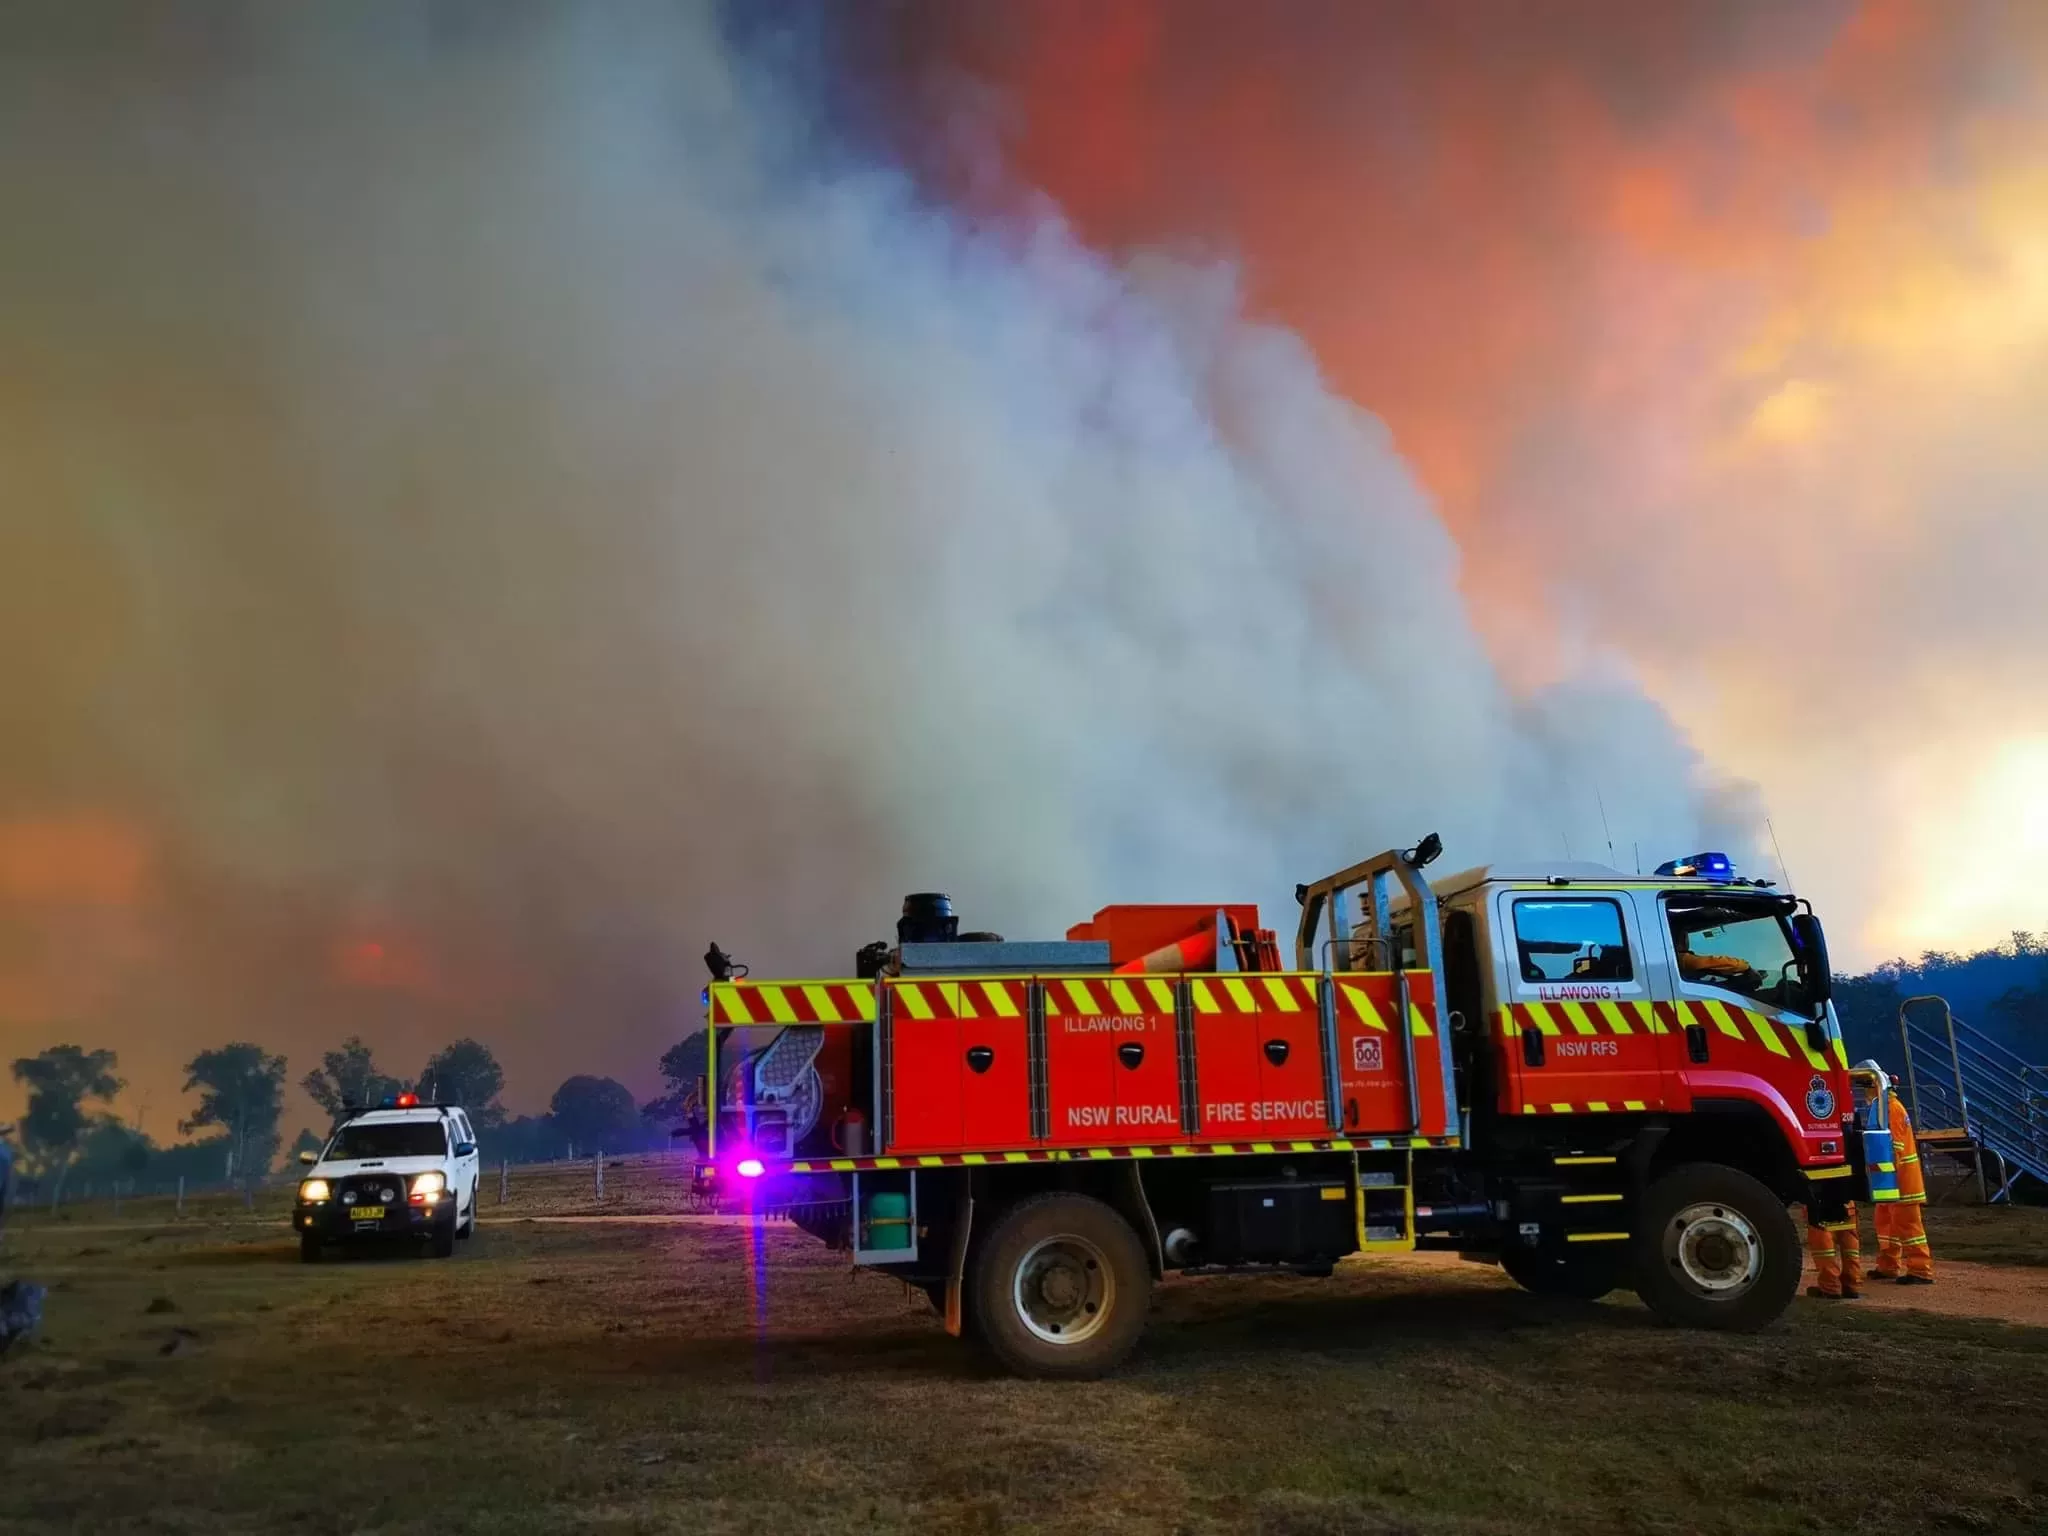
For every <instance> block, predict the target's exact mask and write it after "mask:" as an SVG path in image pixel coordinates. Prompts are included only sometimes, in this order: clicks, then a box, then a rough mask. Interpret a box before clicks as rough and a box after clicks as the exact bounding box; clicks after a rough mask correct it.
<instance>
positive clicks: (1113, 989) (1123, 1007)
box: [1109, 981, 1145, 1014]
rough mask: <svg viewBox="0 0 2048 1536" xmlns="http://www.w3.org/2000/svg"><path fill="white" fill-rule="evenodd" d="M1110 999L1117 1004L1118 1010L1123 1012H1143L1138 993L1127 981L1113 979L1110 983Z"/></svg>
mask: <svg viewBox="0 0 2048 1536" xmlns="http://www.w3.org/2000/svg"><path fill="white" fill-rule="evenodd" d="M1109 1000H1110V1001H1111V1002H1113V1003H1115V1004H1116V1011H1117V1012H1118V1013H1123V1014H1134V1013H1143V1012H1144V1011H1145V1010H1144V1008H1142V1007H1141V1006H1140V1005H1139V1003H1138V999H1137V996H1136V994H1134V993H1133V992H1132V991H1131V984H1130V983H1129V982H1127V981H1112V982H1110V984H1109Z"/></svg>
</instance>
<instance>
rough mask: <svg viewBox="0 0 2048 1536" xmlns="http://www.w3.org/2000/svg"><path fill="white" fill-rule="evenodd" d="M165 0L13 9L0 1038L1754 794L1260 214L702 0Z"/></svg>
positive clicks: (566, 1035)
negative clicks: (185, 10) (901, 95)
mask: <svg viewBox="0 0 2048 1536" xmlns="http://www.w3.org/2000/svg"><path fill="white" fill-rule="evenodd" d="M139 14H140V13H137V12H135V11H133V10H129V11H126V12H124V11H122V10H120V9H107V10H103V11H95V10H94V9H92V8H90V7H75V6H67V7H63V8H61V9H56V8H52V9H51V10H49V11H46V12H43V13H30V12H23V11H21V10H19V9H17V10H15V11H13V12H11V13H10V19H9V21H8V22H7V23H6V26H7V28H8V30H9V31H10V32H11V33H13V34H14V35H13V37H12V39H11V42H10V44H9V45H8V46H6V47H5V48H4V49H0V188H4V192H5V197H6V204H7V207H8V210H9V212H8V225H9V235H8V239H7V240H6V241H5V243H4V245H0V333H4V335H5V336H6V337H7V345H6V350H7V353H8V356H9V366H8V368H7V370H6V373H5V375H4V376H0V401H4V407H5V408H4V409H0V537H4V541H5V556H4V562H0V583H4V589H0V591H4V596H0V640H4V647H5V655H6V657H7V663H6V665H7V671H8V681H7V687H6V688H5V690H4V692H0V731H4V741H5V745H6V752H5V754H4V757H0V845H4V848H14V849H16V850H19V849H21V848H28V849H29V853H27V854H18V853H17V855H16V856H14V857H12V860H11V862H9V861H8V860H7V859H4V858H0V931H4V932H5V934H6V936H7V937H6V944H5V947H4V948H0V971H4V972H5V980H6V983H7V985H6V986H5V987H4V988H0V1004H4V1005H5V1007H6V1008H7V1010H8V1012H7V1015H6V1017H5V1020H4V1031H5V1036H6V1044H7V1046H8V1047H9V1048H10V1053H18V1052H19V1051H22V1050H31V1049H36V1048H39V1047H40V1046H41V1045H43V1044H46V1043H49V1041H50V1040H52V1039H55V1038H59V1037H62V1038H73V1037H76V1038H78V1039H80V1040H81V1041H82V1043H85V1044H88V1045H101V1044H109V1045H113V1046H115V1047H117V1048H119V1049H120V1050H121V1051H122V1052H123V1058H124V1067H126V1068H127V1069H128V1070H129V1071H130V1073H131V1075H135V1074H136V1072H137V1071H138V1070H144V1071H146V1070H147V1069H148V1068H150V1067H151V1066H154V1067H155V1068H156V1069H157V1070H159V1071H161V1070H162V1069H163V1068H164V1067H165V1066H166V1064H168V1063H171V1062H175V1061H177V1060H182V1059H183V1057H184V1056H185V1055H188V1054H189V1053H190V1051H191V1050H192V1049H194V1048H196V1047H197V1046H199V1045H201V1044H205V1043H211V1042H214V1041H217V1040H219V1039H223V1038H239V1037H249V1038H256V1039H259V1040H263V1041H264V1042H266V1043H267V1044H270V1045H271V1046H273V1047H274V1048H282V1049H286V1050H288V1051H290V1052H292V1053H293V1054H294V1057H295V1060H294V1076H296V1073H297V1071H298V1069H299V1068H300V1067H301V1066H302V1065H304V1064H305V1062H304V1058H305V1057H306V1056H307V1055H308V1054H309V1053H310V1052H311V1051H313V1050H315V1049H317V1048H319V1047H321V1046H324V1045H327V1044H331V1043H332V1039H333V1037H334V1036H335V1035H336V1034H337V1033H338V1032H341V1031H353V1032H361V1033H363V1034H365V1035H367V1036H369V1037H370V1038H371V1039H372V1041H373V1043H375V1044H377V1045H378V1046H379V1048H380V1050H381V1051H382V1052H383V1053H384V1054H385V1055H386V1056H387V1058H389V1060H388V1063H387V1064H388V1065H390V1066H392V1067H394V1068H397V1069H400V1070H406V1071H410V1070H414V1069H415V1068H416V1066H417V1062H418V1061H419V1060H423V1059H424V1058H425V1056H426V1054H427V1052H428V1051H429V1050H431V1049H432V1048H434V1047H436V1046H438V1045H439V1044H441V1043H443V1042H444V1041H445V1040H446V1039H447V1038H449V1037H451V1036H453V1035H455V1034H458V1033H475V1034H477V1035H479V1036H480V1037H482V1038H484V1039H486V1040H488V1041H490V1042H491V1043H493V1044H494V1045H496V1046H498V1047H499V1049H500V1051H501V1054H502V1055H503V1056H504V1058H505V1060H506V1063H507V1066H508V1069H509V1072H510V1076H511V1079H512V1087H513V1095H512V1096H513V1097H514V1098H515V1099H517V1100H522V1101H527V1102H531V1101H533V1100H535V1099H538V1098H541V1097H544V1096H545V1093H546V1090H547V1088H548V1087H549V1086H551V1085H552V1082H553V1081H554V1080H555V1078H557V1077H559V1076H560V1075H562V1074H564V1073H566V1072H568V1071H572V1070H603V1071H611V1072H614V1073H617V1074H619V1075H622V1076H625V1077H626V1078H627V1080H628V1081H631V1082H635V1083H636V1084H644V1083H645V1082H646V1080H647V1077H648V1074H649V1070H650V1068H651V1064H652V1062H653V1060H654V1058H655V1057H656V1056H657V1055H658V1054H659V1052H660V1051H661V1050H662V1049H663V1048H664V1047H665V1046H666V1045H668V1044H669V1043H670V1042H671V1041H672V1040H673V1039H674V1038H675V1037H676V1036H677V1035H679V1034H680V1033H682V1032H683V1031H684V1030H686V1029H687V1028H689V1027H691V1026H692V1024H693V1020H694V1013H695V997H696V992H697V989H698V986H699V985H700V983H701V980H702V977H701V969H700V966H699V964H698V961H697V959H696V957H697V956H698V955H699V954H700V953H701V952H702V950H703V948H704V945H705V943H706V942H707V941H708V940H710V939H713V938H715V939H717V940H719V941H720V942H721V943H723V944H725V945H726V946H727V947H729V948H731V949H733V950H734V951H735V952H737V953H738V954H740V955H741V956H742V957H743V958H745V959H748V960H749V961H751V962H752V963H753V964H754V965H755V967H756V969H757V971H759V972H761V973H763V974H766V973H768V972H770V971H802V972H807V973H813V974H815V973H825V974H832V973H837V972H840V971H842V970H843V969H844V967H845V966H846V965H847V964H848V962H849V961H850V958H851V953H852V950H853V948H854V947H855V946H856V945H857V944H858V943H859V942H860V941H862V940H864V939H867V938H871V937H875V936H878V935H880V934H882V933H884V932H886V931H888V925H889V923H890V922H891V920H892V919H893V916H894V912H895V904H896V901H897V898H898V897H899V896H900V895H901V894H902V893H903V892H904V891H906V890H910V889H922V888H934V887H935V888H941V889H946V890H948V891H950V892H952V893H953V895H954V897H955V899H956V901H957V902H958V903H959V905H960V907H961V909H962V910H963V912H964V913H965V914H966V916H967V918H968V920H969V922H970V923H971V925H972V926H975V927H990V928H995V929H999V930H1002V931H1004V932H1007V933H1012V934H1056V933H1057V932H1058V931H1059V930H1060V929H1062V928H1063V927H1064V926H1065V925H1066V924H1068V923H1070V922H1072V921H1075V920H1077V919H1079V918H1081V917H1084V916H1086V915H1087V914H1088V913H1090V912H1092V911H1093V910H1094V908H1095V907H1097V906H1099V905H1101V904H1103V903H1106V902H1109V901H1114V900H1143V899H1207V898H1210V897H1217V898H1242V897H1246V896H1250V897H1255V898H1258V899H1262V900H1264V901H1266V902H1267V903H1269V906H1270V908H1271V911H1272V914H1273V916H1274V917H1276V918H1277V919H1279V923H1280V926H1282V927H1283V928H1284V927H1285V926H1286V924H1287V922H1288V920H1289V919H1290V917H1291V913H1292V902H1291V901H1290V900H1288V897H1287V893H1288V892H1289V890H1290V889H1291V887H1292V885H1293V883H1294V882H1295V881H1296V880H1299V879H1306V878H1313V877H1314V876H1316V875H1319V874H1322V873H1325V872H1327V871H1328V870H1329V869H1332V868H1335V867H1337V866H1339V865H1341V864H1344V863H1348V862H1350V861H1351V860H1353V859H1355V858H1357V857H1360V856H1362V855H1363V854H1366V853H1368V852H1371V851H1373V850H1375V849H1378V848H1382V847H1386V846H1389V845H1391V844H1395V843H1406V842H1409V841H1412V840H1413V839H1414V838H1416V837H1417V836H1419V835H1420V834H1422V833H1424V832H1427V831H1430V830H1438V831H1441V832H1442V834H1443V836H1444V839H1445V842H1446V844H1447V847H1448V849H1449V854H1448V859H1449V861H1450V862H1451V863H1452V864H1454V865H1455V864H1460V863H1477V862H1481V861H1482V860H1488V859H1493V858H1503V857H1514V856H1528V855H1535V856H1558V855H1561V854H1562V853H1564V852H1565V851H1566V849H1567V848H1568V849H1569V850H1570V851H1571V852H1572V853H1573V854H1575V855H1576V856H1577V857H1580V858H1586V857H1604V856H1605V849H1606V846H1607V843H1608V842H1609V840H1610V838H1611V839H1612V841H1613V842H1614V843H1615V845H1616V846H1617V850H1618V855H1619V857H1620V859H1621V860H1622V862H1623V863H1627V862H1628V861H1629V860H1630V858H1631V856H1632V855H1631V853H1630V844H1632V843H1634V842H1637V841H1640V843H1641V845H1642V848H1643V850H1644V852H1645V853H1646V854H1647V853H1648V852H1649V851H1650V850H1651V849H1652V848H1655V849H1656V850H1658V851H1659V856H1660V857H1661V856H1667V855H1668V854H1669V853H1671V852H1675V851H1680V850H1681V849H1682V848H1683V847H1686V846H1689V845H1691V844H1693V843H1695V842H1697V841H1699V840H1700V839H1702V838H1705V839H1708V840H1714V841H1720V840H1724V839H1726V838H1729V837H1735V836H1739V835H1741V834H1742V833H1744V832H1745V831H1746V828H1747V825H1748V820H1749V813H1748V811H1747V809H1746V807H1745V803H1744V802H1743V800H1742V798H1741V796H1740V794H1739V793H1737V794H1735V795H1733V796H1732V797H1731V795H1730V794H1729V793H1728V792H1726V791H1724V790H1721V789H1719V788H1716V787H1714V786H1712V785H1711V784H1709V782H1708V779H1707V776H1706V774H1705V772H1704V770H1703V768H1702V765H1701V763H1700V762H1699V760H1698V759H1697V757H1696V756H1695V754H1694V753H1693V751H1692V750H1691V749H1690V748H1689V747H1688V746H1687V744H1686V742H1685V741H1684V740H1683V738H1682V737H1681V735H1680V733H1679V732H1678V731H1677V730H1676V729H1674V727H1673V726H1672V724H1671V722H1670V721H1669V720H1668V719H1667V718H1665V716H1664V715H1663V714H1662V713H1661V712H1660V711H1659V710H1658V708H1657V707H1655V706H1654V705H1652V704H1651V703H1650V702H1648V700H1647V699H1646V698H1645V696H1644V695H1643V694H1642V693H1641V692H1640V691H1639V690H1638V689H1637V688H1636V687H1635V686H1634V684H1633V683H1632V682H1631V680H1630V679H1629V678H1628V677H1627V675H1626V674H1625V673H1623V672H1622V671H1620V670H1618V669H1614V668H1605V669H1603V668H1601V667H1598V666H1596V667H1593V668H1591V669H1589V670H1587V671H1586V672H1585V673H1584V674H1583V675H1580V676H1577V677H1574V678H1572V679H1571V680H1569V681H1568V682H1566V683H1565V684H1563V685H1560V686H1559V687H1556V688H1554V689H1550V690H1547V691H1545V692H1543V693H1541V694H1536V695H1518V694H1517V693H1515V692H1514V691H1511V690H1510V689H1509V688H1508V687H1507V686H1505V685H1504V683H1503V681H1502V679H1501V677H1500V675H1499V674H1498V672H1497V671H1496V668H1495V666H1494V664H1493V662H1492V661H1490V660H1489V658H1488V655H1487V653H1486V651H1485V649H1484V648H1483V646H1482V645H1481V643H1480V641H1479V639H1478V638H1477V631H1476V629H1475V626H1474V623H1473V620H1472V616H1471V615H1470V614H1469V613H1468V611H1467V609H1466V607H1465V605H1464V602H1463V599H1462V598H1461V596H1460V592H1459V559H1458V552H1457V550H1456V548H1455V547H1454V545H1453V543H1452V541H1451V539H1450V538H1449V536H1448V535H1447V534H1446V532H1445V529H1444V527H1443V526H1442V525H1441V523H1440V522H1439V521H1438V519H1437V517H1436V516H1435V514H1434V512H1433V511H1432V508H1431V505H1430V503H1429V501H1428V499H1427V498H1426V497H1425V495H1424V494H1423V492H1422V491H1421V490H1420V489H1419V488H1418V485H1417V483H1416V481H1415V479H1414V477H1413V476H1412V475H1411V473H1410V472H1409V470H1408V468H1407V467H1406V465H1404V463H1403V462H1402V460H1401V459H1400V457H1399V456H1398V455H1397V454H1396V453H1395V451H1394V449H1393V447H1392V446H1391V444H1390V441H1389V439H1388V436H1387V434H1386V432H1385V431H1384V430H1383V429H1382V428H1381V426H1380V425H1379V424H1378V422H1376V421H1375V420H1374V419H1373V418H1372V417H1371V416H1369V415H1367V414H1366V413H1365V412H1364V411H1362V410H1361V409H1359V408H1358V407H1357V406H1356V405H1354V404H1352V403H1350V402H1349V401H1347V400H1345V399H1344V398H1342V397H1340V396H1339V395H1338V394H1336V393H1334V392H1333V391H1332V390H1331V389H1330V388H1329V387H1328V386H1327V385H1326V383H1325V381H1324V379H1323V378H1322V376H1321V375H1320V374H1319V372H1318V368H1317V365H1316V361H1315V359H1314V358H1313V357H1312V355H1311V354H1310V352H1309V350H1308V348H1307V347H1306V346H1305V345H1304V344H1303V343H1302V341H1301V340H1300V339H1299V338H1297V337H1296V336H1294V335H1292V334H1290V333H1289V332H1287V331H1285V330H1281V329H1277V328H1274V327H1272V326H1267V325H1260V324H1256V323H1253V322H1251V321H1250V320H1248V319H1247V318H1246V316H1245V314H1244V311H1243V307H1242V304H1241V301H1240V294H1239V291H1238V284H1237V281H1236V278H1235V276H1234V274H1233V272H1232V271H1231V270H1230V269H1229V268H1228V267H1227V266H1221V265H1213V264H1203V263H1199V262H1189V261H1186V260H1181V259H1176V258H1174V257H1171V256H1169V255H1164V254H1158V253H1141V254H1139V255H1136V256H1134V257H1130V258H1119V259H1117V260H1110V259H1106V258H1105V257H1103V256H1101V255H1098V254H1096V253H1094V252H1092V251H1091V250H1089V249H1088V248H1086V247H1085V246H1084V245H1083V244H1081V243H1080V242H1078V241H1077V240H1076V239H1075V237H1074V236H1073V235H1072V234H1071V233H1070V232H1069V230H1068V229H1067V228H1066V227H1065V226H1064V225H1063V223H1062V222H1061V218H1060V214H1059V211H1058V209H1057V208H1056V207H1054V206H1052V205H1051V204H1050V203H1044V202H1037V203H1034V202H1033V201H1032V200H1031V199H1030V198H1028V197H1022V196H1019V197H1012V198H1009V199H1006V206H1008V207H1009V208H1010V209H1012V210H1014V211H1012V212H1010V213H1008V214H1006V215H1004V216H1003V217H1000V218H986V217H984V218H980V219H969V218H968V217H966V216H964V215H962V214H960V213H958V212H957V211H953V210H949V208H948V207H946V206H943V205H940V204H938V203H935V202H933V201H932V200H931V199H930V198H929V197H927V196H926V195H924V194H922V193H921V192H920V191H919V190H918V187H917V185H916V184H915V183H914V182H913V181H912V180H911V179H910V178H908V177H907V176H906V175H904V174H903V173H901V172H900V171H897V170H895V169H892V168H891V167H890V166H889V165H887V164H884V163H877V162H875V161H873V160H866V159H862V158H861V157H860V156H858V155H856V154H854V153H853V152H851V151H850V150H848V149H846V148H845V147H844V145H843V144H837V143H835V141H834V139H833V135H832V133H831V132H830V128H829V124H827V123H824V122H821V121H820V120H819V119H818V118H817V117H815V116H814V115H813V114H812V113H811V112H810V111H809V110H808V109H807V108H806V106H805V105H804V103H803V102H802V101H800V100H798V99H796V98H795V96H794V95H793V94H792V92H791V91H790V90H789V89H788V88H787V86H786V85H785V84H783V83H779V82H778V78H777V77H776V76H775V75H774V74H773V73H771V72H767V71H764V70H762V69H761V68H759V67H757V66H756V64H754V63H752V62H750V61H749V59H750V56H749V55H743V54H742V53H741V52H740V51H739V50H738V49H736V47H735V46H734V44H733V43H732V42H731V41H730V40H729V38H728V36H727V35H726V34H725V33H723V32H722V31H721V30H720V27H719V24H718V18H717V17H716V16H715V15H714V14H713V13H711V12H709V11H708V10H701V9H696V8H683V9H678V10H676V11H674V12H673V13H670V14H668V15H666V16H663V17H661V18H659V19H657V18H656V17H655V16H654V15H653V14H652V13H649V12H640V11H635V12H625V11H620V10H614V9H612V8H608V7H606V8H599V7H573V8H572V7H560V8H554V9H549V10H545V11H542V10H533V9H526V8H519V7H506V6H501V5H489V6H474V7H463V6H453V7H438V8H433V9H431V10H429V9H424V8H415V7H400V6H376V5H371V6H348V7H338V8H330V9H327V10H324V11H321V12H315V11H313V10H311V9H308V8H300V7H294V8H277V7H271V6H248V7H241V8H233V7H230V8H211V9H209V11H208V12H207V13H206V14H207V19H206V20H204V21H200V20H196V19H194V18H193V17H192V16H191V15H189V14H187V15H186V16H184V17H182V18H179V19H175V20H174V19H172V18H171V17H169V16H168V15H167V14H165V13H160V12H152V13H149V15H148V17H147V18H146V19H138V15H139ZM36 17H39V19H32V18H36ZM1603 811H1604V817H1603ZM37 839H41V840H42V841H41V842H38V841H37ZM52 839H54V840H55V841H54V842H52ZM67 839H68V841H67ZM38 847H43V848H54V849H55V850H56V851H55V852H53V853H51V854H50V855H49V857H47V858H44V859H42V860H41V861H40V862H39V861H38V858H37V857H36V856H35V854H34V850H35V849H36V848H38ZM94 849H97V850H99V853H98V854H96V855H93V857H98V858H100V859H101V860H102V861H103V862H107V863H109V865H110V867H111V869H112V874H111V875H110V877H109V878H108V879H105V880H99V881H86V882H85V883H84V884H83V885H82V886H81V885H80V884H79V882H78V880H77V879H75V878H70V877H66V878H59V876H60V875H61V874H62V873H63V872H64V871H67V870H69V871H72V872H73V875H75V872H76V870H77V868H78V867H80V860H85V862H88V863H89V862H90V861H91V860H90V859H89V858H87V855H88V854H91V853H92V850H94ZM66 850H72V852H70V853H67V852H66ZM79 850H83V852H80V851H79ZM10 871H12V874H11V875H10V873H9V872H10Z"/></svg>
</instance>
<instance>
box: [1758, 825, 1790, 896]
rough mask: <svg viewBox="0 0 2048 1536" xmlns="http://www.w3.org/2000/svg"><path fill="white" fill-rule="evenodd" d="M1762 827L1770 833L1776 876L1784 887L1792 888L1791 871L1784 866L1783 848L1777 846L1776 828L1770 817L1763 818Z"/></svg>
mask: <svg viewBox="0 0 2048 1536" xmlns="http://www.w3.org/2000/svg"><path fill="white" fill-rule="evenodd" d="M1764 827H1765V829H1766V830H1767V831H1768V832H1769V833H1770V834H1771V852H1773V853H1775V854H1776V855H1777V856H1778V878H1779V879H1780V880H1782V881H1784V882H1785V889H1786V890H1788V891H1789V890H1791V889H1792V871H1790V870H1789V869H1787V868H1786V867H1785V850H1784V849H1782V848H1780V847H1779V846H1778V829H1777V828H1776V827H1774V826H1772V825H1771V818H1770V817H1768V816H1766V817H1765V818H1764Z"/></svg>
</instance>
